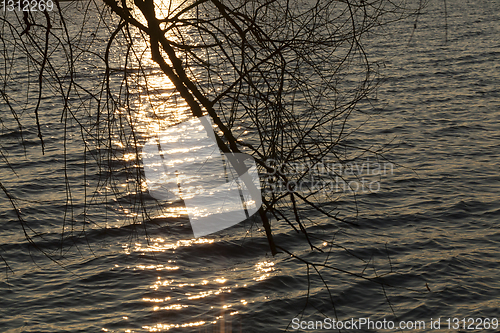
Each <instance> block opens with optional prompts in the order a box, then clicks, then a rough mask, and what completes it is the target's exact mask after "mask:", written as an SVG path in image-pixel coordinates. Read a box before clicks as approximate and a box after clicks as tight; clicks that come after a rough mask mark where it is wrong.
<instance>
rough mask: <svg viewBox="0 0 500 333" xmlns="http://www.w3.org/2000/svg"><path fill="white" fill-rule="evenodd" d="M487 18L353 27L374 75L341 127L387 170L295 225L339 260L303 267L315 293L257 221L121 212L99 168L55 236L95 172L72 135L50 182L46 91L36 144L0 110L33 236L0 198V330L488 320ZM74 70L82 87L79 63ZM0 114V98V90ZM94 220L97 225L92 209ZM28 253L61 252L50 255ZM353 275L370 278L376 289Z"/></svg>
mask: <svg viewBox="0 0 500 333" xmlns="http://www.w3.org/2000/svg"><path fill="white" fill-rule="evenodd" d="M446 21H447V29H446V26H445V22H446ZM499 22H500V3H499V2H497V1H493V0H470V1H462V2H451V1H450V2H448V4H447V20H445V14H444V6H443V2H442V1H430V3H429V5H428V7H427V8H426V9H425V10H424V11H423V12H422V14H421V16H420V17H419V19H418V22H417V29H416V30H413V24H414V21H413V19H412V20H407V21H403V22H399V23H396V24H394V25H392V26H389V27H386V28H385V34H384V35H373V36H371V37H370V39H369V40H368V41H367V44H368V47H367V53H368V54H369V55H371V56H372V57H373V59H374V60H378V61H380V66H381V67H380V71H381V73H382V74H383V76H384V80H383V82H381V85H380V88H379V90H378V93H377V100H376V101H374V105H375V111H376V113H375V114H372V116H371V118H370V119H369V121H368V122H367V123H366V124H365V125H364V126H363V127H361V128H360V130H359V131H358V133H357V134H356V137H355V138H352V140H354V141H356V142H359V143H362V144H367V143H368V144H373V145H375V146H377V147H378V146H380V145H384V144H385V145H386V146H385V148H387V151H386V152H385V153H384V156H385V157H386V158H387V159H388V160H389V161H390V162H391V163H393V164H392V166H393V167H392V168H391V169H387V170H386V172H384V173H383V174H382V175H381V176H380V177H379V184H380V190H379V191H377V192H376V193H372V194H367V195H359V196H358V197H357V198H356V200H357V210H358V216H357V219H356V222H357V224H358V226H352V227H351V226H338V225H337V224H336V223H333V222H331V221H328V220H325V219H324V218H323V220H322V224H321V225H318V226H317V227H311V232H312V233H314V234H315V235H322V236H323V237H325V238H327V237H329V238H330V239H331V238H332V237H334V244H335V247H334V248H333V249H332V250H331V252H330V255H329V258H328V264H329V265H331V266H334V267H336V268H339V270H335V269H326V268H324V269H322V270H321V273H322V274H323V278H324V279H325V280H326V281H327V282H328V286H329V290H327V289H326V288H325V287H324V284H323V283H322V281H321V280H320V279H319V278H318V275H317V274H316V272H314V270H313V268H312V267H307V266H306V265H305V264H304V263H302V262H300V261H298V260H296V259H294V258H291V257H290V256H288V255H285V254H283V253H280V254H278V255H276V256H274V257H273V256H272V255H271V254H270V252H269V248H268V245H267V241H266V239H265V237H264V236H263V235H262V233H261V232H259V231H258V230H257V228H252V229H250V232H247V230H249V228H250V225H249V222H246V223H242V224H241V225H238V226H235V227H234V228H231V229H229V230H225V231H222V232H219V233H217V234H215V235H210V236H208V237H203V238H199V239H196V240H195V239H192V238H191V236H190V235H191V234H190V230H189V228H188V227H187V219H186V218H185V217H179V216H178V215H179V214H178V213H179V210H180V209H181V208H180V207H179V206H176V205H173V206H171V207H169V209H168V210H167V213H165V214H164V215H163V218H161V219H160V218H155V219H153V220H152V221H151V222H148V223H146V224H137V223H135V224H134V223H133V222H134V221H138V220H139V219H140V216H134V215H131V214H129V216H128V217H127V218H124V217H123V216H127V214H128V212H127V208H126V204H129V203H130V202H133V200H134V198H135V197H134V195H132V194H131V195H126V196H123V197H122V198H121V200H123V202H114V201H113V200H114V197H112V196H111V195H110V194H108V192H107V191H108V190H109V191H112V189H109V188H108V186H110V185H109V184H108V183H107V182H106V181H105V180H104V178H103V180H102V184H100V190H101V191H100V192H99V193H98V194H96V197H95V198H94V199H93V200H92V201H89V202H88V204H89V205H90V206H92V205H96V206H99V203H101V202H108V201H109V202H111V204H109V205H106V206H102V207H103V208H102V209H100V210H98V212H97V213H95V215H92V216H90V215H89V217H88V221H90V223H88V226H87V227H85V228H86V229H85V228H83V229H85V231H86V232H85V234H83V233H82V226H81V225H73V224H71V223H70V222H68V224H67V225H66V226H64V228H65V229H64V230H65V232H64V234H63V237H61V233H60V231H61V228H63V226H62V224H61V220H62V219H63V218H64V214H66V215H67V217H68V215H71V213H72V212H71V211H66V210H65V209H66V208H65V207H66V203H67V202H68V201H69V200H74V203H75V205H76V206H77V208H78V207H79V208H81V207H82V206H83V202H81V201H79V200H81V199H79V198H81V197H82V196H83V195H84V190H83V187H82V186H78V185H79V184H81V183H82V179H84V177H88V180H89V181H97V182H99V180H100V178H99V177H100V176H99V174H102V173H106V170H105V169H103V170H100V171H99V170H93V169H92V168H91V167H90V166H89V171H88V174H86V175H84V174H82V173H81V168H80V167H81V165H82V163H86V162H85V161H83V160H82V156H81V154H80V155H79V154H76V153H74V154H72V152H71V149H72V148H71V147H72V145H73V144H75V145H76V144H77V142H79V141H78V140H77V139H78V137H75V139H74V142H68V149H69V150H70V151H69V152H68V156H69V159H68V161H67V166H68V170H69V173H68V175H67V179H68V181H69V182H70V183H71V184H73V185H74V186H73V188H72V192H71V197H68V196H67V195H66V191H65V186H64V179H65V178H64V177H65V175H64V173H63V172H62V170H63V169H62V168H63V164H64V161H63V160H62V158H61V149H62V146H63V143H62V138H63V136H62V134H61V133H62V132H63V131H64V126H63V125H62V124H61V123H60V122H59V120H60V115H50V112H49V111H50V108H51V103H54V104H56V103H57V102H56V101H51V100H50V99H47V100H45V101H44V103H45V104H44V105H43V107H44V112H45V113H44V115H45V119H44V120H45V122H44V124H46V125H44V126H46V128H45V130H46V132H47V133H50V134H47V135H46V138H45V141H46V144H47V146H46V153H45V155H44V156H42V155H41V154H40V153H39V152H40V145H39V141H38V139H37V137H36V134H37V132H36V127H35V125H34V124H33V126H31V127H30V126H27V127H26V128H25V130H24V136H25V142H24V147H23V145H22V144H21V141H20V133H19V132H18V130H17V129H16V127H15V125H12V124H8V123H6V124H4V125H3V127H2V130H1V132H0V143H1V145H2V147H3V149H4V151H5V152H7V153H8V157H9V160H10V162H11V166H12V167H13V168H14V170H15V171H16V173H17V175H15V174H14V173H13V172H12V170H11V169H10V168H9V167H8V166H7V165H6V164H5V163H4V162H3V161H2V163H3V164H1V169H0V177H1V180H2V183H3V184H4V186H6V187H7V188H8V189H9V190H11V193H12V194H13V195H15V196H16V197H17V198H18V200H17V202H18V204H19V206H20V207H22V209H21V212H22V214H23V216H25V219H26V224H25V227H30V228H33V230H36V231H37V232H38V233H39V234H40V236H38V237H34V238H33V241H35V243H36V244H37V246H38V247H39V248H38V249H37V248H35V247H34V246H33V245H30V244H29V243H28V242H27V241H26V239H25V237H24V234H23V230H22V226H21V224H20V223H19V222H18V220H17V216H16V214H15V213H14V212H13V210H12V209H11V206H10V203H9V201H8V200H7V198H6V197H5V196H1V199H0V223H1V232H0V236H1V238H0V239H1V241H0V255H2V257H3V258H4V259H5V260H6V261H7V263H8V264H9V266H10V267H11V268H12V270H13V272H11V271H10V270H8V269H7V268H5V270H4V272H5V273H4V274H2V275H1V280H0V295H1V302H0V331H2V332H9V333H13V332H101V331H106V332H147V331H151V332H163V331H169V332H279V331H285V330H286V329H288V330H290V331H294V329H293V328H294V322H292V320H293V318H295V317H297V318H301V320H306V321H309V320H313V321H316V320H323V319H324V318H325V317H327V318H338V319H339V320H350V318H355V319H356V318H370V319H371V320H373V321H377V320H378V321H382V320H384V319H386V320H393V321H395V322H399V321H419V320H422V321H425V323H426V328H425V329H421V330H420V331H422V332H430V331H434V330H433V329H431V328H430V326H429V325H430V320H431V318H432V320H433V321H435V320H437V319H438V318H441V329H442V330H443V331H447V330H448V329H447V322H446V320H447V319H448V318H458V319H460V320H461V319H462V318H474V319H476V318H482V319H485V318H489V319H493V318H497V319H498V318H499V317H500V313H499V312H498V308H499V307H500V301H499V299H500V282H499V279H498V276H499V274H500V264H499V262H500V227H499V223H498V222H499V221H500V200H499V193H500V88H499V82H500V62H499V59H500V24H499ZM382 60H383V62H382ZM81 75H82V76H88V80H89V85H91V84H92V80H93V78H94V77H93V75H97V74H95V73H92V71H88V72H82V73H81ZM18 84H24V82H18ZM181 107H182V106H181ZM1 112H2V113H4V112H8V109H6V106H5V105H4V104H2V110H1ZM22 116H23V117H27V118H29V117H30V116H29V115H28V112H26V115H22ZM354 117H356V115H354ZM360 119H361V118H360ZM362 119H364V120H365V119H366V118H362ZM88 158H89V159H91V158H92V156H90V155H89V157H88ZM117 163H118V162H117ZM118 166H119V165H118ZM113 167H115V166H113ZM118 177H119V175H118ZM61 180H62V181H61ZM131 181H133V180H131ZM128 182H129V180H128V179H124V180H123V184H121V185H123V187H124V188H127V186H128V185H127V184H128ZM121 185H120V186H121ZM108 196H109V197H108ZM352 201H353V199H352V196H349V195H346V196H345V198H343V199H342V200H341V201H340V202H339V210H340V211H341V212H342V215H343V216H344V217H346V218H351V219H352V220H354V217H355V209H354V206H353V205H352ZM122 203H123V205H122ZM113 205H114V206H113ZM344 206H345V209H344V208H343V207H344ZM99 207H101V206H99ZM80 213H81V212H80ZM89 214H90V213H89ZM169 214H170V215H169ZM101 218H102V219H103V221H104V220H106V224H105V226H104V227H103V225H102V224H99V223H94V222H95V221H94V220H95V219H101ZM311 218H315V216H311ZM75 219H76V218H75ZM67 220H68V221H70V220H71V219H70V218H67ZM76 220H77V219H76ZM96 225H99V227H96ZM274 225H275V228H274V229H275V232H276V241H277V242H278V243H279V244H281V245H282V246H284V247H286V248H288V249H290V250H294V251H295V253H297V254H299V255H302V256H303V257H304V258H306V259H308V260H321V259H322V258H324V259H326V256H325V255H320V254H317V253H310V251H309V248H307V247H305V246H303V245H300V244H299V243H298V242H297V236H296V234H295V233H294V232H293V231H290V229H289V228H285V227H284V226H283V227H281V226H280V225H279V224H274ZM61 243H64V244H65V245H64V246H63V247H62V250H55V249H58V248H61V247H59V246H58V245H59V244H61ZM320 244H321V243H320ZM325 248H327V246H325ZM40 250H43V251H45V252H46V254H47V255H49V256H51V257H53V258H54V259H61V258H64V259H61V263H62V264H63V266H60V265H58V264H56V263H54V262H53V261H51V260H48V259H47V258H46V256H44V255H43V254H41V253H40ZM309 270H310V271H309ZM346 271H349V272H353V273H356V274H357V275H358V276H354V275H351V274H348V273H346ZM308 273H310V274H308ZM359 275H363V276H367V277H368V276H383V278H384V281H385V282H386V283H387V284H388V285H386V286H384V287H383V286H381V285H380V284H378V283H376V282H373V281H370V280H366V279H363V278H360V277H359ZM332 302H333V304H334V306H332ZM469 323H470V322H467V325H468V324H469ZM477 323H478V322H475V324H477ZM301 331H311V332H312V331H313V330H312V329H305V330H301ZM360 331H366V332H378V331H383V330H382V329H377V328H374V329H363V330H360ZM454 331H464V332H465V331H467V330H466V329H463V327H460V329H455V330H454ZM491 331H498V330H497V329H491Z"/></svg>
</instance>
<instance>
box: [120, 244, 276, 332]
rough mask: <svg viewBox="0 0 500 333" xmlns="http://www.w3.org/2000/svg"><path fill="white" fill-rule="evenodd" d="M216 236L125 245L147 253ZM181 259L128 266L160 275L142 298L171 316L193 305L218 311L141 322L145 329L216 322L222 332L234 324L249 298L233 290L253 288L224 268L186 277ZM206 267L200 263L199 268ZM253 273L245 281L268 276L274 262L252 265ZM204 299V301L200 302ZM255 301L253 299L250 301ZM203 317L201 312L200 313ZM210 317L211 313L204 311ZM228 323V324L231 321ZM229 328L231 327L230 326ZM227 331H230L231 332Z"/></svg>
mask: <svg viewBox="0 0 500 333" xmlns="http://www.w3.org/2000/svg"><path fill="white" fill-rule="evenodd" d="M214 243H215V240H214V239H210V238H198V239H184V240H178V241H176V242H171V241H168V240H167V239H165V238H161V237H159V238H153V239H150V243H149V244H142V243H135V244H133V246H130V247H129V246H124V250H125V252H126V253H127V254H130V253H132V252H134V253H139V254H147V253H156V254H160V253H171V254H174V253H175V250H177V249H179V248H181V247H191V246H197V245H202V244H205V245H206V244H214ZM181 266H182V263H179V264H177V263H176V261H175V260H168V261H167V262H166V263H158V264H147V265H146V264H137V265H136V266H135V267H128V268H130V269H132V270H133V271H149V272H151V271H156V272H158V274H159V275H158V276H156V279H155V280H153V281H151V284H150V285H148V286H145V287H146V288H147V289H149V290H150V292H149V293H146V294H147V296H144V297H143V298H142V301H143V302H145V303H146V304H149V305H148V306H149V307H150V310H151V311H152V312H158V313H160V314H161V317H164V318H170V314H171V313H173V312H178V311H183V310H188V309H189V308H190V307H193V308H198V309H199V308H203V307H208V308H210V310H211V311H210V312H213V313H215V314H214V315H213V317H212V318H209V319H204V320H200V319H199V318H197V319H196V320H193V321H187V322H182V323H177V322H174V321H173V320H172V322H169V321H163V322H159V323H158V322H157V323H151V325H144V326H142V328H143V329H145V330H148V331H150V332H161V331H168V330H170V329H174V328H189V327H198V326H203V325H215V327H217V328H220V330H219V331H221V332H223V331H224V330H227V329H228V327H229V328H230V327H231V324H230V323H231V321H232V319H231V318H232V317H233V316H235V315H237V314H239V313H240V312H241V311H243V312H244V311H245V310H244V309H245V307H246V306H247V305H248V303H249V301H247V300H246V299H244V298H238V297H232V296H231V293H232V291H233V290H234V289H242V288H251V285H248V284H246V283H245V284H242V285H240V284H238V283H234V284H232V283H231V282H230V281H228V279H226V278H225V276H224V272H220V273H218V274H217V275H219V276H218V277H216V278H214V277H213V275H214V272H212V271H209V274H210V275H211V276H212V278H210V279H207V278H203V277H200V274H196V277H192V278H190V277H186V276H185V275H184V274H176V272H178V271H180V270H183V269H187V268H186V267H181ZM204 268H205V267H200V268H199V270H196V271H200V270H202V269H204ZM252 271H253V274H252V276H246V281H248V282H249V284H251V281H255V282H259V281H263V280H266V279H268V278H269V277H270V276H271V275H272V273H273V272H274V271H275V263H274V262H272V261H270V260H266V261H262V262H258V263H256V264H254V265H253V269H252ZM214 299H217V300H220V303H217V302H214ZM200 302H201V303H200ZM251 302H253V301H251ZM197 317H200V316H197ZM203 317H205V318H207V317H209V316H207V315H204V316H203ZM228 324H229V325H228ZM229 331H230V330H229ZM229 331H228V332H229Z"/></svg>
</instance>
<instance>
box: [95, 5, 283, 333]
mask: <svg viewBox="0 0 500 333" xmlns="http://www.w3.org/2000/svg"><path fill="white" fill-rule="evenodd" d="M189 3H190V2H189V1H188V2H184V1H171V2H168V1H167V2H162V1H156V2H155V4H156V6H157V10H158V12H160V13H162V14H159V15H158V16H164V17H166V16H169V13H170V14H171V13H172V12H174V13H175V12H176V10H178V8H179V6H187V5H189ZM135 14H136V17H137V18H139V19H140V20H142V22H143V23H145V20H144V17H142V15H141V14H140V13H137V12H136V13H135ZM135 33H136V34H137V35H136V36H135V37H137V38H136V39H134V43H135V46H134V50H135V54H137V55H140V57H137V58H136V59H135V61H134V63H132V64H130V65H129V66H131V67H132V68H133V69H135V70H136V72H137V73H141V70H142V71H144V73H146V75H143V74H139V75H137V76H132V81H133V82H131V85H130V86H134V84H135V86H136V89H135V90H136V96H137V98H136V100H135V101H134V102H133V103H132V107H133V110H132V111H133V112H131V113H128V114H129V115H130V117H131V119H130V121H131V123H132V124H134V127H135V130H136V131H137V132H138V133H140V134H141V135H142V136H143V137H144V139H145V140H146V141H147V140H148V139H151V138H158V137H159V133H160V132H161V131H162V130H164V129H165V128H168V127H170V126H173V125H176V124H179V123H181V122H184V121H186V120H188V119H190V118H191V117H192V115H191V113H190V109H189V107H188V105H187V103H186V102H185V101H184V100H183V99H182V98H181V97H180V96H179V94H178V92H177V91H176V90H175V86H174V85H173V83H172V82H171V81H170V79H169V78H168V77H167V76H166V75H165V74H164V73H163V72H161V70H160V69H159V67H158V65H157V64H156V63H154V62H153V61H152V59H151V50H150V48H149V46H148V44H147V43H148V39H147V38H144V36H142V35H140V33H139V32H135ZM183 37H184V36H183ZM186 37H187V38H188V36H186ZM167 38H173V39H175V37H174V36H167ZM184 42H185V41H184ZM118 112H122V113H125V112H126V111H125V110H118ZM115 144H116V145H117V146H119V147H121V148H124V147H123V143H122V142H121V141H119V140H118V141H116V142H115ZM122 160H123V161H125V162H134V161H136V160H137V155H136V153H134V152H125V153H124V154H123V156H122ZM141 185H142V187H143V191H146V189H147V186H146V184H141ZM122 186H129V185H128V184H122ZM124 213H126V214H128V215H129V216H131V215H132V214H134V213H131V212H128V211H124ZM186 216H187V209H186V207H184V206H183V205H181V206H179V205H168V204H165V205H164V207H162V211H161V214H159V215H156V216H154V218H165V219H177V218H180V217H186ZM215 242H216V240H215V239H212V238H198V239H194V238H193V239H179V240H175V241H172V239H167V238H162V237H157V238H151V239H149V240H148V242H146V243H140V242H136V243H133V244H124V245H123V246H122V247H123V251H124V252H125V253H126V254H128V255H130V254H139V258H141V255H144V256H146V255H147V254H153V255H154V254H166V256H167V257H171V258H174V257H175V251H176V250H177V249H179V248H185V247H193V246H201V245H203V246H206V245H211V244H214V243H215ZM157 258H165V256H158V257H157ZM158 261H161V259H158ZM251 265H253V266H251V267H249V269H250V271H251V272H252V274H251V275H250V276H248V274H245V276H244V278H243V279H244V280H245V281H246V282H248V284H251V283H252V281H253V282H254V283H257V282H261V281H264V280H266V279H268V278H270V277H271V275H272V273H273V272H274V271H275V264H274V262H272V261H270V260H266V261H262V262H258V263H256V264H253V263H252V264H251ZM115 266H118V265H115ZM127 269H131V270H133V271H145V272H152V271H154V272H158V274H159V276H156V279H155V280H153V281H151V284H150V285H146V286H144V289H145V293H144V294H145V295H144V297H142V299H141V301H142V302H144V303H145V304H146V305H147V306H148V307H149V308H150V311H151V312H152V313H159V314H161V318H170V316H169V314H170V313H175V312H182V311H189V310H190V308H196V309H205V308H206V309H207V311H204V312H205V314H204V315H202V316H200V315H197V316H193V319H192V320H185V319H186V317H189V314H187V315H183V316H181V317H175V318H172V320H158V321H156V322H151V323H150V324H149V325H143V326H142V329H144V330H147V331H149V332H162V331H169V330H171V329H179V328H185V329H187V330H189V329H195V328H196V330H198V329H199V330H200V331H202V327H203V326H207V325H209V326H208V327H211V328H210V331H213V330H212V328H215V329H216V330H217V331H219V332H230V331H231V327H232V326H231V321H232V319H231V318H233V316H235V315H237V314H239V313H241V312H245V310H244V309H245V307H246V306H247V305H248V303H249V302H251V303H253V302H254V301H248V300H247V299H243V298H240V299H234V298H232V297H231V292H232V290H234V289H235V288H238V289H240V288H250V287H251V286H250V285H248V284H247V283H243V284H239V283H235V282H234V283H232V282H230V281H228V280H227V279H226V277H225V276H224V275H223V272H220V273H216V274H214V272H212V271H207V274H206V275H209V276H210V278H207V277H200V272H201V271H203V269H205V267H199V269H197V270H196V274H193V275H195V276H194V277H190V276H185V275H184V274H178V272H180V271H183V270H185V269H186V270H187V269H188V268H186V267H183V263H182V262H179V263H177V262H176V260H175V259H168V260H165V262H163V263H154V264H151V263H138V264H136V265H135V266H132V267H130V266H129V267H127ZM160 275H161V276H160ZM214 275H217V277H215V278H214ZM208 309H209V310H210V311H208ZM123 318H124V319H126V320H129V316H125V317H123ZM179 318H180V319H179ZM176 319H177V320H176ZM235 329H236V328H235ZM103 331H107V329H105V328H103ZM237 331H240V328H238V329H237ZM125 332H133V330H126V331H125Z"/></svg>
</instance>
